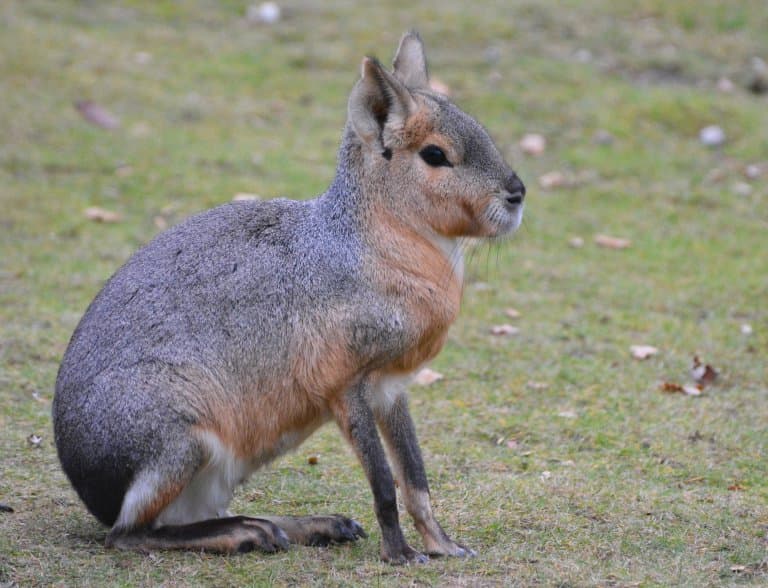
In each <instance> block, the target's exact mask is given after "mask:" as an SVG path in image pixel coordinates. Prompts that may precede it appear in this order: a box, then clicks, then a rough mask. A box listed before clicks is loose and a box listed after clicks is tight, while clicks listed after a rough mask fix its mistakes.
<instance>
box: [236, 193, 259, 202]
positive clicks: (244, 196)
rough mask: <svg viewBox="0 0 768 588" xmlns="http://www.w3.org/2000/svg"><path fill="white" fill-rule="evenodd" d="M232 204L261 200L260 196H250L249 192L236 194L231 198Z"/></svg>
mask: <svg viewBox="0 0 768 588" xmlns="http://www.w3.org/2000/svg"><path fill="white" fill-rule="evenodd" d="M232 200H233V202H242V201H247V200H261V196H259V195H258V194H251V193H249V192H238V193H237V194H235V195H234V196H233V197H232Z"/></svg>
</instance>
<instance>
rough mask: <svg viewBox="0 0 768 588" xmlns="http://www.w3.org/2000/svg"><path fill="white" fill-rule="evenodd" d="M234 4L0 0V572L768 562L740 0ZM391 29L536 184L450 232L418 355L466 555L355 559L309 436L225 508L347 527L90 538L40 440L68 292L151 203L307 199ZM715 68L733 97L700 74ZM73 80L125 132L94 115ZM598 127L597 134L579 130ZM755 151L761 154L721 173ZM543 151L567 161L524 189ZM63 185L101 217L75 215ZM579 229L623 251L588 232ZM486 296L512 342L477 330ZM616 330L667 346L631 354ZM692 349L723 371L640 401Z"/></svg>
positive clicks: (90, 289) (356, 575) (143, 229)
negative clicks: (469, 229)
mask: <svg viewBox="0 0 768 588" xmlns="http://www.w3.org/2000/svg"><path fill="white" fill-rule="evenodd" d="M245 6H246V3H244V2H233V1H227V2H214V1H213V0H210V1H203V0H199V1H195V2H183V3H182V2H172V1H170V0H169V1H159V2H153V3H149V2H126V3H121V4H120V6H118V5H117V4H111V3H101V2H93V1H90V2H72V1H57V2H54V1H48V2H44V1H38V0H30V1H24V2H22V1H20V0H18V1H9V2H4V3H2V4H0V96H2V100H0V130H2V139H0V208H1V210H2V213H1V214H0V502H2V503H6V504H8V505H10V506H12V507H13V508H14V509H15V513H13V514H3V513H0V586H4V585H6V584H10V585H19V586H30V585H78V586H79V585H102V584H109V585H148V584H163V585H167V586H175V585H179V586H187V585H217V586H219V585H248V584H253V585H262V584H267V583H274V584H278V585H286V584H299V585H329V584H330V585H350V586H351V585H355V586H357V585H425V584H426V585H459V586H461V585H472V586H474V585H509V584H519V585H535V584H542V585H547V586H552V585H559V586H593V585H600V586H632V585H641V586H654V585H659V586H668V585H687V586H706V585H742V584H744V585H749V584H752V585H764V584H765V583H766V582H768V563H766V562H767V560H768V556H767V553H768V483H767V482H766V480H768V459H766V455H768V383H767V382H768V361H767V359H766V358H768V304H767V301H768V249H767V247H768V239H767V238H766V237H767V236H768V98H766V97H765V96H756V95H753V94H751V93H749V92H748V91H746V90H745V89H744V88H745V85H746V83H747V80H748V76H749V61H750V58H751V57H752V56H762V58H763V59H767V58H768V53H766V52H767V51H768V45H766V38H765V30H766V29H768V13H767V12H766V11H765V5H764V2H762V1H757V0H755V1H744V2H738V3H735V2H734V3H723V2H719V1H716V0H703V1H699V2H694V1H692V0H690V1H680V2H663V1H661V0H644V1H641V2H608V1H607V0H587V1H586V2H571V1H569V2H555V1H554V0H544V1H539V2H533V1H530V2H519V3H508V2H502V1H501V0H498V1H489V2H474V3H469V4H467V3H463V2H457V1H453V0H449V1H447V2H442V3H440V4H439V5H437V4H435V5H433V6H432V7H427V6H425V5H421V6H418V7H413V6H412V3H410V2H404V1H403V2H399V1H398V2H393V3H381V5H380V6H379V7H376V8H372V7H368V8H364V7H361V6H358V5H356V4H355V3H352V2H329V3H323V4H322V5H320V4H319V3H309V2H305V3H302V2H289V3H287V5H286V6H285V8H286V18H285V19H284V20H282V21H281V22H280V23H279V24H277V25H276V26H274V27H260V26H250V25H248V24H246V23H245V22H244V19H243V15H244V12H245ZM320 6H322V7H320ZM412 26H416V27H418V28H419V29H420V30H421V32H422V34H423V36H424V38H425V40H426V42H427V49H428V55H429V56H430V57H431V66H432V68H431V69H432V72H434V73H435V74H436V75H437V76H438V77H439V78H441V79H442V80H444V81H445V82H446V83H448V84H449V85H450V86H451V88H452V89H453V90H454V94H455V98H456V100H457V102H458V103H459V104H460V105H461V106H462V107H464V108H465V109H467V110H468V111H469V112H471V113H473V114H475V115H476V116H477V117H478V118H479V119H480V120H481V121H482V122H483V123H484V124H485V125H486V126H487V127H488V128H489V129H490V130H491V132H492V134H493V135H494V136H495V138H496V139H497V141H498V144H499V146H500V147H501V149H502V150H503V151H504V152H505V153H506V154H507V155H508V156H509V157H510V159H511V160H512V162H513V164H514V166H515V167H516V169H517V170H518V171H519V173H520V175H521V176H522V177H523V179H524V180H525V181H526V182H527V184H528V186H529V194H530V198H529V200H528V206H527V211H526V215H527V216H526V220H525V222H524V226H523V228H522V229H521V231H520V233H519V234H518V236H517V237H516V238H515V239H513V240H512V241H511V242H509V243H507V244H504V245H501V246H498V247H494V248H491V249H489V248H485V247H480V248H479V249H477V250H475V251H474V252H473V253H472V254H471V255H470V261H469V266H468V280H467V288H466V293H465V299H464V305H463V310H462V314H461V317H460V319H459V321H458V323H457V324H456V326H455V327H454V329H453V330H452V332H451V336H450V339H449V341H448V344H447V345H446V348H445V349H444V351H443V353H442V354H441V355H440V356H439V357H438V359H437V360H436V361H435V362H434V365H433V366H432V367H433V368H434V369H436V370H438V371H440V372H442V373H444V374H445V379H444V380H443V381H441V382H438V383H437V384H434V385H433V386H431V387H428V388H417V389H414V390H413V394H412V404H413V411H414V417H415V420H416V422H417V427H418V429H419V431H420V437H421V440H422V445H423V448H424V453H425V457H426V460H427V466H428V471H429V474H430V477H431V480H432V493H433V497H434V502H435V505H436V510H437V512H438V514H439V518H440V519H441V521H442V522H443V524H444V526H445V527H446V528H447V529H449V530H450V532H451V533H452V534H453V535H454V536H455V537H457V538H458V539H460V540H462V541H464V542H466V543H467V544H469V545H470V546H472V547H473V548H475V549H476V550H477V551H478V552H479V556H478V557H477V558H475V559H472V560H468V561H462V560H434V561H431V562H430V563H429V564H428V565H425V566H419V567H410V568H393V567H389V566H387V565H384V564H382V563H380V562H379V561H378V542H379V539H380V536H379V533H378V529H377V528H376V524H375V519H374V515H373V511H372V507H371V502H372V501H371V497H370V492H369V490H368V488H367V485H366V483H365V481H364V478H363V476H362V472H361V470H360V468H359V466H358V465H357V464H356V463H355V459H354V457H353V455H352V454H351V452H350V451H349V450H347V449H346V448H345V447H344V444H343V442H342V441H341V439H340V436H339V435H338V433H337V432H336V430H335V429H334V428H333V427H327V428H326V429H323V430H322V431H321V432H320V433H319V434H318V435H316V436H315V437H313V438H311V439H310V440H309V441H308V442H307V443H306V444H305V445H304V446H302V447H301V448H300V449H299V451H298V452H296V453H295V454H293V455H291V456H288V457H286V458H284V459H281V460H280V461H279V462H277V463H276V464H274V465H273V466H271V467H270V468H269V469H267V470H265V471H263V472H261V473H259V474H257V475H256V476H255V477H254V478H253V479H252V480H251V481H250V482H249V483H248V484H247V485H246V486H245V487H244V488H243V489H242V490H241V491H240V492H239V493H238V494H237V496H236V500H235V504H234V510H236V511H239V512H243V513H247V514H256V513H264V512H268V513H295V514H300V513H312V512H344V513H347V514H350V515H352V516H354V517H356V518H358V519H359V520H360V521H361V522H362V523H363V525H364V526H365V527H366V529H367V530H368V531H369V532H370V534H371V537H370V538H369V539H368V540H364V541H361V542H360V543H358V544H356V545H354V546H345V547H338V548H331V549H320V550H316V549H310V548H296V549H293V550H291V551H290V552H288V553H283V554H279V555H274V556H260V555H248V556H243V557H232V558H224V557H216V556H209V555H201V554H194V553H180V554H176V553H155V554H151V555H143V554H135V553H116V552H111V551H106V550H105V549H104V548H103V545H102V544H103V539H104V536H105V533H106V529H104V528H102V527H100V526H99V525H98V523H97V522H96V521H95V520H94V519H93V518H92V517H91V516H90V515H88V514H87V512H86V511H85V509H84V508H83V506H82V505H81V504H80V503H79V501H78V500H77V498H76V496H75V494H74V493H73V492H72V490H71V489H70V488H69V486H68V483H67V481H66V479H65V478H64V476H63V474H62V472H61V471H60V469H59V466H58V463H57V460H56V454H55V449H54V447H53V445H52V433H51V423H50V414H49V413H50V404H51V397H52V389H53V383H54V380H55V376H56V369H57V366H58V361H59V360H60V358H61V355H62V354H63V352H64V349H65V346H66V343H67V340H68V337H69V335H70V334H71V332H72V330H73V329H74V327H75V325H76V324H77V321H78V320H79V317H80V315H81V314H82V312H83V311H84V309H85V307H86V305H87V304H88V302H89V301H90V300H91V298H92V297H93V296H94V295H95V294H96V292H97V291H98V289H99V287H100V286H101V284H102V283H103V282H104V280H105V279H106V278H108V277H109V275H110V274H111V273H112V272H113V271H114V270H115V269H116V268H117V267H118V266H119V265H120V264H121V263H122V262H123V261H124V260H125V259H126V258H127V257H128V256H129V255H130V254H131V253H132V252H133V251H134V250H135V249H136V248H137V247H139V246H140V245H141V244H143V243H145V242H147V241H148V240H149V239H151V238H152V236H153V235H155V234H156V233H157V232H158V231H159V229H158V226H157V222H158V221H157V218H158V217H161V218H162V219H164V220H165V222H167V223H169V224H172V223H174V222H177V221H179V220H180V219H182V218H184V217H186V216H187V215H189V214H191V213H193V212H195V211H198V210H201V209H204V208H207V207H211V206H214V205H216V204H219V203H222V202H225V201H227V200H229V199H230V198H231V197H232V196H233V195H234V194H235V193H236V192H256V193H258V194H261V195H263V196H264V197H273V196H280V195H282V196H289V197H292V198H307V197H309V196H311V195H314V194H317V193H319V192H321V191H322V190H323V189H324V188H325V187H326V186H327V184H328V182H329V181H330V178H331V176H332V174H333V169H334V160H335V150H336V145H337V141H338V140H339V136H340V131H341V127H342V124H343V121H344V115H345V107H346V99H347V93H348V91H349V89H350V87H351V85H352V83H353V82H354V80H355V76H356V75H357V71H358V67H359V60H360V58H361V56H362V55H364V54H368V53H375V54H378V55H379V56H380V57H382V58H383V59H388V58H389V57H390V56H391V54H392V51H393V50H394V48H395V46H396V43H397V40H398V38H399V35H400V34H401V32H402V31H404V30H406V29H408V28H410V27H412ZM489 47H493V48H495V50H496V51H497V54H498V59H496V60H489V59H488V58H487V54H488V52H487V49H488V48H489ZM585 49H586V50H588V51H589V55H591V59H589V60H587V61H586V62H584V60H578V59H576V57H575V56H576V55H577V52H578V51H579V50H582V52H581V54H582V55H583V54H584V51H583V50H585ZM139 52H146V53H149V54H150V55H151V59H150V61H149V62H148V63H141V59H140V58H139V59H137V57H136V56H137V53H139ZM721 76H728V77H730V78H731V79H732V80H733V81H734V83H735V84H736V90H735V91H734V92H732V93H721V92H718V91H717V90H716V87H715V86H716V81H717V80H718V78H719V77H721ZM79 99H92V100H94V101H96V102H98V103H99V104H102V105H104V106H106V107H108V108H109V109H110V110H111V111H113V112H114V113H115V114H116V115H118V116H119V117H120V118H121V121H122V126H121V128H120V129H118V130H116V131H113V132H109V131H104V130H102V129H98V128H95V127H92V126H89V125H87V124H86V123H85V122H84V121H83V120H82V119H81V118H80V116H79V114H78V113H77V112H76V111H75V109H74V108H73V106H72V104H73V102H74V101H76V100H79ZM708 124H719V125H721V126H722V127H723V128H724V129H725V132H726V134H727V136H728V142H727V143H726V145H725V146H724V147H723V148H722V149H721V150H717V151H712V150H708V149H706V148H704V147H702V146H701V145H700V144H699V142H698V139H697V135H698V130H699V129H700V128H701V127H703V126H705V125H708ZM600 129H602V130H607V131H609V132H610V133H611V134H612V135H613V136H614V142H613V143H612V144H610V145H599V144H596V143H594V142H593V141H592V137H593V135H594V133H595V132H596V131H597V130H600ZM529 131H537V132H542V133H544V134H545V135H546V136H547V138H548V141H549V147H548V149H547V151H546V153H545V154H544V155H543V156H541V157H538V158H531V157H526V156H524V155H522V154H521V153H520V150H519V147H518V141H519V139H520V137H521V136H522V135H523V134H524V133H525V132H529ZM748 164H761V165H762V166H763V170H764V171H763V174H762V176H761V177H759V178H757V179H754V180H747V179H745V177H744V175H743V170H744V168H745V166H746V165H748ZM551 170H562V171H564V172H567V173H569V174H572V175H573V176H575V177H577V178H581V179H582V181H581V182H580V183H577V184H576V185H574V186H572V187H564V188H559V189H556V190H552V191H544V190H541V189H539V188H538V186H537V178H538V177H539V176H540V175H541V174H543V173H546V172H548V171H551ZM739 182H748V183H749V184H750V186H751V192H750V193H749V194H748V195H746V196H745V195H740V194H739V193H738V190H736V187H737V184H738V183H739ZM88 206H102V207H104V208H108V209H110V210H115V211H117V212H119V213H120V214H122V216H123V220H122V222H120V223H118V224H112V225H101V224H95V223H92V222H90V221H88V220H86V219H85V218H84V216H83V210H84V209H85V208H86V207H88ZM597 233H608V234H614V235H617V236H621V237H626V238H629V239H631V240H632V247H631V248H629V249H627V250H623V251H612V250H607V249H601V248H598V247H596V246H595V245H594V244H593V243H592V238H593V236H594V235H595V234H597ZM574 236H580V237H582V238H583V239H584V240H585V245H584V247H582V248H571V247H569V245H568V241H569V239H571V238H572V237H574ZM510 306H512V307H515V308H517V309H518V310H520V312H521V313H522V316H521V318H520V319H517V321H516V324H517V326H519V327H520V329H521V332H520V334H519V335H517V336H513V337H506V338H498V337H493V336H492V335H490V334H489V328H490V326H491V325H494V324H499V323H503V322H509V319H508V318H507V317H506V316H505V315H504V312H503V311H504V309H505V308H506V307H510ZM745 323H747V324H750V325H751V326H752V328H753V333H752V334H751V335H744V334H743V333H742V332H741V325H742V324H745ZM636 343H647V344H651V345H655V346H656V347H658V348H659V349H660V353H659V355H658V356H656V357H654V358H651V359H649V360H647V361H644V362H639V361H636V360H633V359H631V357H630V355H629V346H630V345H632V344H636ZM696 354H698V355H700V356H701V357H702V358H703V359H705V360H706V361H708V362H710V363H712V364H713V365H715V366H716V367H717V368H718V369H719V370H720V372H721V377H720V379H719V381H718V383H717V384H716V385H715V386H713V387H711V388H708V389H707V390H706V391H705V393H704V395H702V396H701V397H698V398H694V397H687V396H683V395H667V394H662V393H661V392H659V390H658V384H659V382H661V381H665V380H669V381H677V382H683V381H685V380H686V379H687V371H688V368H689V365H690V362H691V359H692V357H693V356H694V355H696ZM31 434H37V435H40V436H41V437H42V438H43V441H42V443H41V445H40V447H39V448H32V447H31V446H29V445H28V443H27V437H28V436H29V435H31ZM510 441H514V443H511V445H512V447H510V446H509V445H508V442H510ZM310 454H318V455H319V456H320V457H319V464H318V465H317V466H315V467H310V466H309V465H307V456H308V455H310ZM545 472H548V473H547V474H545ZM734 488H739V489H734ZM406 528H407V533H408V535H409V537H410V538H411V539H412V541H413V542H414V543H415V544H418V541H417V540H416V537H415V532H414V531H413V529H412V527H411V526H410V525H409V524H408V523H406Z"/></svg>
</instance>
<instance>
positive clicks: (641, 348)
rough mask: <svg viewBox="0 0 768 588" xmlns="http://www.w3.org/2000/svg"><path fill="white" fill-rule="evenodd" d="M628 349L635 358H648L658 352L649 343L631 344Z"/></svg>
mask: <svg viewBox="0 0 768 588" xmlns="http://www.w3.org/2000/svg"><path fill="white" fill-rule="evenodd" d="M629 351H630V352H631V353H632V357H634V358H635V359H648V358H649V357H651V356H653V355H657V354H658V353H659V350H658V349H656V347H653V346H651V345H632V346H631V347H630V348H629Z"/></svg>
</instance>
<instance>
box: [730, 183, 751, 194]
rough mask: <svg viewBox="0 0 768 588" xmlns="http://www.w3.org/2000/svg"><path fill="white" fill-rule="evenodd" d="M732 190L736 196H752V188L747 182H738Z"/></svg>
mask: <svg viewBox="0 0 768 588" xmlns="http://www.w3.org/2000/svg"><path fill="white" fill-rule="evenodd" d="M732 189H733V193H734V194H736V196H749V195H750V194H752V186H750V185H749V184H747V182H736V183H735V184H734V185H733V188H732Z"/></svg>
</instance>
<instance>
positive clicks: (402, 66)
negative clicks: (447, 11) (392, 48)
mask: <svg viewBox="0 0 768 588" xmlns="http://www.w3.org/2000/svg"><path fill="white" fill-rule="evenodd" d="M393 65H394V68H395V75H396V76H397V78H398V79H399V80H400V81H402V82H403V83H404V84H405V85H406V86H408V87H409V88H428V87H429V74H428V72H427V57H426V56H425V55H424V43H422V41H421V37H420V36H419V33H417V32H416V31H409V32H407V33H405V34H404V35H403V38H402V39H400V46H399V47H398V48H397V53H396V54H395V61H394V62H393Z"/></svg>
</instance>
